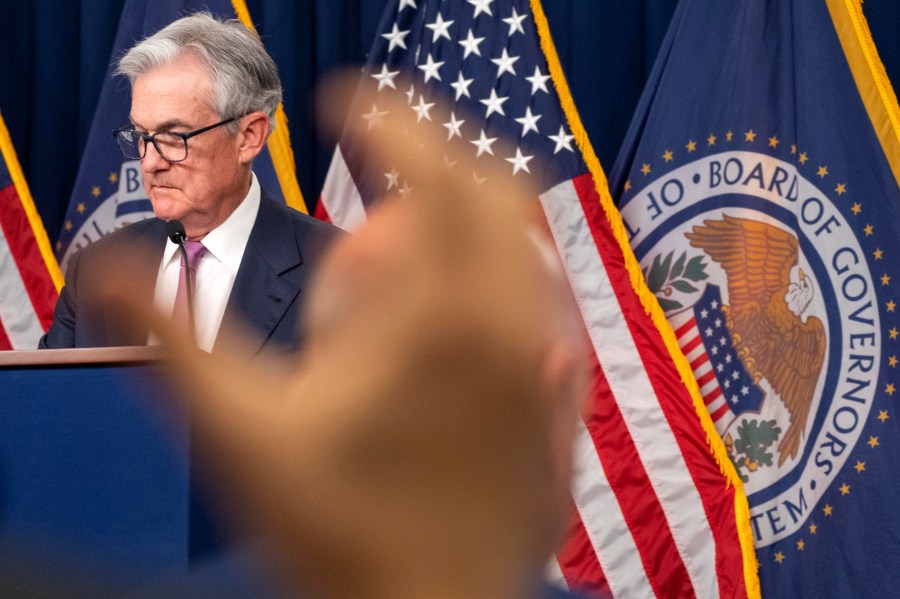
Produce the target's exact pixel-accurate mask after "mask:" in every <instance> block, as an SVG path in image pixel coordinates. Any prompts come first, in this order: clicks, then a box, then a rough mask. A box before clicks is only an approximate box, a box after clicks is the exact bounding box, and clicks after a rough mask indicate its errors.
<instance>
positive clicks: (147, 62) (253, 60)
mask: <svg viewBox="0 0 900 599" xmlns="http://www.w3.org/2000/svg"><path fill="white" fill-rule="evenodd" d="M186 54H192V55H194V56H196V57H197V58H198V59H199V60H200V62H201V63H202V64H203V65H204V66H205V67H206V68H207V70H208V71H209V74H210V78H211V79H212V87H213V92H212V96H213V97H212V98H210V102H211V105H210V108H212V109H213V110H215V111H216V112H218V114H219V116H220V117H222V118H230V117H241V116H244V115H245V114H248V113H250V112H255V111H260V112H265V113H266V114H268V115H269V130H270V131H273V130H274V129H275V109H276V108H278V105H279V104H280V103H281V80H280V79H279V78H278V68H277V67H276V66H275V61H274V60H272V57H271V56H269V54H268V52H266V49H265V47H264V46H263V44H262V41H261V40H260V39H259V36H258V35H257V34H256V33H255V32H254V31H252V30H251V29H249V28H247V27H246V26H245V25H244V24H243V23H241V22H240V21H238V20H237V19H229V20H227V21H220V20H218V19H216V18H215V17H213V16H212V15H211V14H210V13H208V12H198V13H195V14H192V15H190V16H187V17H183V18H181V19H178V20H177V21H174V22H172V23H170V24H169V25H167V26H166V27H164V28H163V29H161V30H159V31H158V32H156V33H154V34H153V35H151V36H150V37H147V38H144V39H143V40H141V41H140V42H138V43H137V44H136V45H135V46H134V47H132V48H131V49H130V50H129V51H128V52H126V53H125V55H124V56H122V58H121V59H119V64H118V67H117V68H116V71H115V74H117V75H124V76H125V77H127V78H128V81H129V82H130V83H131V86H132V87H134V82H135V81H136V80H137V78H138V77H140V76H141V75H143V74H144V73H146V72H147V71H150V70H152V69H155V68H157V67H161V66H164V65H167V64H171V63H172V62H174V61H175V60H176V59H178V58H180V57H181V56H184V55H186ZM226 128H227V129H228V131H229V132H230V133H234V132H235V131H237V124H236V123H229V124H228V125H227V126H226Z"/></svg>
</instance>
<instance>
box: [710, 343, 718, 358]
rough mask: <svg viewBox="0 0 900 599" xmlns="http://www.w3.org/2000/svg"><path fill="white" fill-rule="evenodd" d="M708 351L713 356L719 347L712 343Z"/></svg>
mask: <svg viewBox="0 0 900 599" xmlns="http://www.w3.org/2000/svg"><path fill="white" fill-rule="evenodd" d="M709 353H711V354H712V355H714V356H715V355H716V354H718V353H719V348H718V347H716V346H715V345H713V346H712V349H711V350H710V352H709Z"/></svg>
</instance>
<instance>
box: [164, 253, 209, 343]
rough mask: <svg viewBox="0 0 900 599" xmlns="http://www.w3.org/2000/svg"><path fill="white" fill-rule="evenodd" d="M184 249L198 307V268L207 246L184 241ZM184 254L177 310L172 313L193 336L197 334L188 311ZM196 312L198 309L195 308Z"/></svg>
mask: <svg viewBox="0 0 900 599" xmlns="http://www.w3.org/2000/svg"><path fill="white" fill-rule="evenodd" d="M184 249H185V250H186V251H187V258H188V267H189V268H190V269H191V286H192V289H191V292H192V297H194V303H195V305H196V295H195V294H196V288H197V267H198V266H200V259H201V258H203V254H205V253H206V246H204V245H203V244H202V243H201V242H199V241H191V240H190V239H185V240H184ZM184 266H185V265H184V254H182V255H181V272H180V273H179V275H178V293H176V294H175V309H174V310H173V311H172V320H174V321H175V322H176V323H178V324H182V325H185V326H187V327H189V328H188V331H189V332H190V334H191V336H194V335H195V334H196V331H195V330H194V326H193V325H194V318H193V314H191V313H190V311H189V310H188V298H187V275H186V272H185V268H184ZM195 310H196V308H195Z"/></svg>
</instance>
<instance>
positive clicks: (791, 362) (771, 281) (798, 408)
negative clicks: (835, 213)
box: [685, 215, 826, 466]
mask: <svg viewBox="0 0 900 599" xmlns="http://www.w3.org/2000/svg"><path fill="white" fill-rule="evenodd" d="M685 236H686V237H687V238H688V240H689V241H690V244H691V246H693V247H695V248H698V249H701V250H703V251H704V252H705V253H706V254H707V255H708V256H709V257H710V258H711V259H712V260H714V261H715V262H717V263H718V264H719V265H720V266H721V267H722V269H723V270H724V271H725V275H726V277H727V278H728V305H727V306H723V312H724V313H725V325H726V326H727V328H728V330H729V332H730V333H731V336H732V340H733V343H734V349H735V351H736V352H737V355H738V357H739V359H740V360H741V362H742V363H743V365H744V368H745V369H746V370H747V372H748V373H749V374H750V376H752V377H753V381H754V382H755V383H759V381H760V380H762V379H763V378H765V379H766V380H767V381H768V382H769V385H771V387H772V390H773V391H774V392H775V393H776V394H777V395H778V396H779V397H780V398H781V401H782V403H783V404H784V406H785V408H786V409H787V412H788V414H789V426H788V428H787V431H786V432H785V434H784V436H783V437H782V439H781V441H780V443H779V445H778V453H779V458H778V465H779V466H781V465H782V464H783V463H784V462H785V461H786V460H787V459H788V457H791V458H796V457H797V452H798V451H799V449H800V445H801V441H802V439H803V436H804V431H805V430H806V424H807V420H808V418H809V412H810V408H811V406H812V403H813V396H814V394H815V390H816V383H817V381H818V379H819V375H820V373H821V371H822V365H823V362H824V359H825V345H826V341H825V327H824V325H823V324H822V321H821V320H820V319H818V318H816V317H815V316H808V317H806V318H804V317H803V312H804V311H805V310H806V308H807V306H809V303H810V302H811V301H812V298H813V295H814V288H813V284H812V280H811V279H810V278H809V277H808V276H807V275H805V274H804V273H803V270H802V269H798V271H799V273H798V276H797V279H796V280H792V279H791V272H792V271H793V270H794V268H795V267H796V266H797V265H798V253H799V250H798V243H797V238H796V237H795V236H794V235H792V234H790V233H788V232H786V231H784V230H782V229H779V228H778V227H775V226H773V225H770V224H767V223H764V222H760V221H755V220H748V219H743V218H734V217H730V216H728V215H723V219H722V220H705V221H703V225H696V226H694V227H693V229H692V231H691V232H688V233H685Z"/></svg>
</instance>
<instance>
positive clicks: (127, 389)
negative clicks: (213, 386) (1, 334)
mask: <svg viewBox="0 0 900 599" xmlns="http://www.w3.org/2000/svg"><path fill="white" fill-rule="evenodd" d="M158 359H159V354H158V352H157V351H156V349H155V348H151V347H135V348H108V349H107V348H103V349H75V350H46V351H24V352H23V351H18V352H0V543H3V544H4V545H5V546H7V547H9V546H13V547H14V546H16V544H17V543H19V542H27V543H28V544H30V545H32V546H36V547H47V548H49V549H51V550H53V551H58V552H59V553H60V554H61V555H64V556H65V557H66V559H68V560H70V561H71V560H75V561H76V562H77V561H84V562H85V563H91V564H97V563H104V564H109V565H112V566H115V567H121V568H124V569H126V570H131V571H134V572H138V571H139V572H141V573H143V574H146V575H148V576H153V575H155V574H157V573H161V572H173V571H174V572H177V571H186V570H187V568H188V564H189V541H190V538H189V537H190V533H189V528H190V523H189V511H190V499H191V498H190V473H189V470H190V461H189V456H190V449H189V447H190V426H189V422H188V418H187V417H186V416H185V415H184V414H183V413H182V412H181V411H180V410H178V409H174V406H173V404H171V403H170V402H168V400H167V399H166V391H165V389H164V385H163V383H162V379H161V377H160V376H159V375H158V371H159V364H158Z"/></svg>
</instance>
